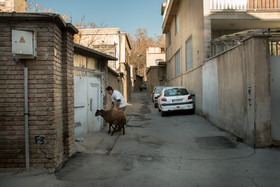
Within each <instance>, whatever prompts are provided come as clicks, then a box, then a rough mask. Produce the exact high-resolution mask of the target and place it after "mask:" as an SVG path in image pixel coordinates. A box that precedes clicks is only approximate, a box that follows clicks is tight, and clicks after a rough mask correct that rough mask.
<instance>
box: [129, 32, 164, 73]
mask: <svg viewBox="0 0 280 187" xmlns="http://www.w3.org/2000/svg"><path fill="white" fill-rule="evenodd" d="M129 39H130V42H131V46H132V52H131V59H130V61H131V64H133V65H134V67H136V72H137V74H139V75H141V76H143V75H144V73H145V70H146V49H147V48H148V47H161V48H164V46H165V44H164V43H165V41H164V35H160V36H156V41H155V40H154V39H153V38H152V37H149V36H148V32H147V29H146V28H138V29H137V30H136V33H135V34H134V35H133V36H131V35H129Z"/></svg>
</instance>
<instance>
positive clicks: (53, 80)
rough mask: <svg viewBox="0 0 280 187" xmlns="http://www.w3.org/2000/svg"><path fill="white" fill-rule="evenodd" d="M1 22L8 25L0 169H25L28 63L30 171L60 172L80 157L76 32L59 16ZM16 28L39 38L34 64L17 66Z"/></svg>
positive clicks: (3, 33) (0, 38)
mask: <svg viewBox="0 0 280 187" xmlns="http://www.w3.org/2000/svg"><path fill="white" fill-rule="evenodd" d="M0 19H2V20H5V22H0V62H1V66H0V124H1V125H0V136H1V138H0V167H8V168H15V167H25V135H24V62H25V63H26V65H27V67H28V74H29V77H28V81H29V85H28V92H29V95H28V102H29V142H30V166H31V167H46V168H55V167H57V166H58V165H59V164H61V163H62V162H63V161H64V160H65V159H66V158H68V157H70V156H71V155H72V154H73V153H74V152H75V149H74V104H73V103H74V94H73V93H74V90H73V71H72V67H73V50H74V47H73V33H74V32H76V31H75V28H72V27H68V25H65V23H64V22H63V21H62V20H61V19H59V18H58V17H54V16H45V15H44V16H43V15H35V14H15V15H14V16H13V17H12V16H9V14H5V15H4V14H0ZM11 28H14V29H19V30H30V31H35V32H36V33H37V45H38V50H37V52H38V56H37V58H36V59H35V60H25V61H24V60H20V61H19V62H17V63H16V62H15V61H14V60H13V57H12V44H11ZM38 136H40V137H41V139H39V138H38ZM36 138H37V140H39V141H37V142H36ZM40 140H41V141H40Z"/></svg>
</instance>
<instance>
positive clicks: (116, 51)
mask: <svg viewBox="0 0 280 187" xmlns="http://www.w3.org/2000/svg"><path fill="white" fill-rule="evenodd" d="M75 43H78V44H80V45H83V46H86V47H89V48H92V49H95V50H97V51H100V52H102V53H105V54H108V55H110V56H113V57H115V58H117V60H115V61H109V62H108V66H109V67H111V68H112V69H113V70H114V71H117V72H118V73H122V74H123V76H122V87H121V90H120V91H121V93H123V95H124V97H125V99H126V101H127V100H130V98H131V75H130V53H131V46H130V42H129V39H128V37H127V34H126V33H123V32H120V29H119V28H95V29H80V30H79V34H78V35H76V37H75Z"/></svg>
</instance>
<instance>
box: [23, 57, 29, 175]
mask: <svg viewBox="0 0 280 187" xmlns="http://www.w3.org/2000/svg"><path fill="white" fill-rule="evenodd" d="M24 120H25V125H24V128H25V166H26V171H29V167H30V159H29V127H28V68H27V66H26V63H25V62H24Z"/></svg>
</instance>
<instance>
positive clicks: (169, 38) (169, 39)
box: [165, 32, 171, 47]
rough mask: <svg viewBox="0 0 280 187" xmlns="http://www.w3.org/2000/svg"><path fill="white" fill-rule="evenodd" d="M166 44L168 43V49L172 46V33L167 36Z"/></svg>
mask: <svg viewBox="0 0 280 187" xmlns="http://www.w3.org/2000/svg"><path fill="white" fill-rule="evenodd" d="M165 43H166V46H167V47H169V46H170V45H171V33H170V32H169V33H167V34H166V41H165Z"/></svg>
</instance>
